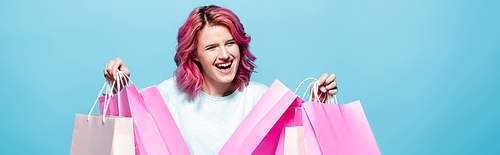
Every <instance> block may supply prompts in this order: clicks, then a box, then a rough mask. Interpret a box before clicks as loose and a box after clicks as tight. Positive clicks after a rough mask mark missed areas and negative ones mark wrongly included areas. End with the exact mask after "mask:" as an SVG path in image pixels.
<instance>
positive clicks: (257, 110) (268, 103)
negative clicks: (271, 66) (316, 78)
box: [219, 80, 303, 155]
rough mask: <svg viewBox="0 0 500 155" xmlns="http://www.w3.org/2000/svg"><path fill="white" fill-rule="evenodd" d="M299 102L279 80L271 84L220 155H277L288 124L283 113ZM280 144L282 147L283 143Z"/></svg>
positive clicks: (300, 101) (300, 100)
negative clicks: (285, 126)
mask: <svg viewBox="0 0 500 155" xmlns="http://www.w3.org/2000/svg"><path fill="white" fill-rule="evenodd" d="M302 102H303V101H302V99H300V98H299V97H297V95H295V94H294V93H293V92H291V91H290V90H289V89H288V88H287V87H286V86H284V85H283V84H282V83H280V82H279V81H278V80H276V81H274V83H273V84H272V85H271V87H269V89H268V90H267V91H266V93H264V95H263V96H262V97H261V99H260V100H259V101H258V102H257V104H256V105H255V107H254V108H253V109H252V110H251V111H250V112H249V114H248V115H247V116H246V117H245V119H243V121H242V122H241V124H240V125H239V126H238V128H236V130H235V131H234V133H233V134H232V135H231V137H230V138H229V140H228V141H227V142H226V144H225V145H224V146H223V147H222V149H221V150H220V151H219V154H220V155H232V154H238V155H249V154H258V155H261V154H276V152H277V149H278V148H279V146H278V145H280V137H281V136H282V132H283V130H284V125H285V123H286V122H288V121H289V120H288V119H287V115H284V113H285V111H287V109H289V108H290V106H291V105H295V106H298V105H300V103H302ZM289 118H290V117H289ZM281 143H282V144H281V145H284V141H283V142H281ZM281 150H282V149H281ZM281 154H283V152H281Z"/></svg>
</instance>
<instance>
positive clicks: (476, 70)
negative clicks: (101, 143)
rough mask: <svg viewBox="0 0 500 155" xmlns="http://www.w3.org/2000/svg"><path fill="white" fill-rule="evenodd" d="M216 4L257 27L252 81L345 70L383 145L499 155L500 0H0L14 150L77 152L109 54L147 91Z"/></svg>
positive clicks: (343, 95)
mask: <svg viewBox="0 0 500 155" xmlns="http://www.w3.org/2000/svg"><path fill="white" fill-rule="evenodd" d="M208 4H217V5H220V6H223V7H227V8H229V9H231V10H232V11H233V12H235V13H236V14H237V15H238V16H239V17H240V19H241V21H242V23H243V24H244V26H245V28H246V32H247V33H248V34H249V35H251V36H252V42H251V44H250V50H251V52H253V53H254V54H255V55H256V56H257V58H258V59H257V61H256V64H257V65H258V66H259V67H258V68H257V71H258V72H259V73H257V74H253V76H252V80H254V81H258V82H261V83H263V84H266V85H268V86H269V85H271V83H272V82H273V81H274V79H279V80H280V81H281V82H283V83H284V84H285V85H287V86H288V87H289V88H291V89H295V87H296V86H297V85H298V83H300V82H301V81H302V80H303V79H305V78H307V77H310V76H313V77H319V76H320V75H321V74H322V73H324V72H328V73H335V74H337V76H338V78H337V80H336V81H337V82H338V85H339V88H340V93H339V94H338V95H337V97H338V100H339V102H340V103H348V102H351V101H355V100H361V103H362V105H363V108H364V110H365V113H366V116H367V118H368V121H369V122H370V125H371V128H372V131H373V134H374V136H375V138H376V140H377V143H378V145H379V148H380V151H381V153H382V154H391V155H392V154H394V155H399V154H500V150H499V149H498V146H500V141H499V138H500V133H499V131H500V121H499V120H498V118H499V116H500V113H499V112H498V110H499V108H500V105H499V103H500V97H499V96H500V95H499V94H500V91H499V89H498V88H500V82H499V78H500V76H499V75H500V73H499V68H500V64H499V60H500V44H499V43H500V28H499V27H500V1H473V0H441V1H434V0H408V1H394V0H379V1H369V0H351V1H337V0H335V1H307V2H306V1H298V2H291V1H269V0H262V1H251V2H250V1H248V2H233V1H212V2H208V1H189V2H187V1H186V2H184V1H182V2H181V1H171V2H164V1H141V2H136V1H130V0H120V1H116V0H111V1H96V0H77V1H52V0H45V1H31V2H30V1H0V52H1V56H0V64H1V65H0V73H1V76H0V81H1V86H0V87H1V88H0V103H1V113H0V123H1V127H0V150H1V152H2V154H69V150H70V146H71V138H72V132H73V122H74V115H75V113H80V114H85V113H88V111H89V110H90V108H91V106H92V103H93V102H94V100H95V98H96V95H97V93H98V92H99V89H100V88H101V85H102V83H103V82H104V78H103V73H102V69H103V68H104V65H105V64H106V63H107V62H108V61H109V60H111V59H115V58H116V57H120V58H122V59H123V60H124V61H125V63H126V64H127V66H128V67H129V69H130V70H131V71H132V79H133V80H134V82H135V83H136V85H137V86H138V87H139V88H143V87H147V86H151V85H156V84H159V83H160V82H162V81H163V80H165V79H167V78H169V77H171V76H172V73H173V71H174V69H175V63H174V61H173V55H174V53H175V45H176V36H177V30H178V28H179V27H180V26H181V25H182V24H183V22H184V21H185V19H186V18H187V16H188V14H189V13H190V12H191V11H192V10H193V9H194V8H195V7H198V6H202V5H208ZM95 113H97V111H96V112H95Z"/></svg>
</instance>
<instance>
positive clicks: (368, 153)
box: [302, 101, 380, 155]
mask: <svg viewBox="0 0 500 155" xmlns="http://www.w3.org/2000/svg"><path fill="white" fill-rule="evenodd" d="M302 106H303V110H304V111H303V112H302V114H303V115H302V117H303V126H304V141H305V147H306V153H307V154H346V155H377V154H380V151H379V149H378V146H377V143H376V141H375V138H374V136H373V134H372V131H371V129H370V125H369V124H368V121H367V119H366V116H365V113H364V111H363V108H362V107H361V103H360V102H359V101H355V102H352V103H349V104H345V105H339V104H323V103H317V102H306V103H304V104H302Z"/></svg>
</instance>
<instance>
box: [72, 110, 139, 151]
mask: <svg viewBox="0 0 500 155" xmlns="http://www.w3.org/2000/svg"><path fill="white" fill-rule="evenodd" d="M87 117H88V115H82V114H76V115H75V126H74V128H73V138H72V141H71V152H70V155H133V154H135V150H134V131H133V126H132V123H133V122H132V118H129V117H114V116H106V117H105V123H103V121H102V117H103V116H102V115H91V116H90V119H89V120H88V121H87Z"/></svg>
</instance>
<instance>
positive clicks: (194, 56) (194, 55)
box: [193, 52, 200, 62]
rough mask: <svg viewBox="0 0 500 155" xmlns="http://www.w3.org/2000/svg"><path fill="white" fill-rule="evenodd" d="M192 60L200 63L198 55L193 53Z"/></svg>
mask: <svg viewBox="0 0 500 155" xmlns="http://www.w3.org/2000/svg"><path fill="white" fill-rule="evenodd" d="M193 60H194V61H198V62H199V61H200V58H198V54H196V52H194V54H193Z"/></svg>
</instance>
